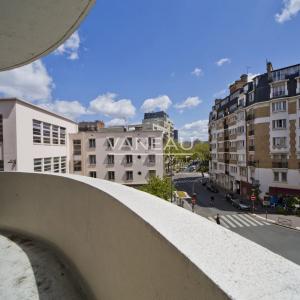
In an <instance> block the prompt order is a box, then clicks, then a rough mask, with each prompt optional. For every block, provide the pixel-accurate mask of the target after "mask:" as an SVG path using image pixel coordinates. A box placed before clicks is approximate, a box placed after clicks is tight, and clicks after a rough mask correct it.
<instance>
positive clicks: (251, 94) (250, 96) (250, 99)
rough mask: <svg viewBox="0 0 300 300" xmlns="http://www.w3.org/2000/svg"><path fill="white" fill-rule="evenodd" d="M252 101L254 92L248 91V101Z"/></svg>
mask: <svg viewBox="0 0 300 300" xmlns="http://www.w3.org/2000/svg"><path fill="white" fill-rule="evenodd" d="M253 101H254V92H252V93H249V102H250V103H251V102H253Z"/></svg>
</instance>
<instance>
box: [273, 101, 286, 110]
mask: <svg viewBox="0 0 300 300" xmlns="http://www.w3.org/2000/svg"><path fill="white" fill-rule="evenodd" d="M272 111H273V112H278V111H286V102H285V101H279V102H275V103H272Z"/></svg>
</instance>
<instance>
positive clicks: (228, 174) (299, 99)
mask: <svg viewBox="0 0 300 300" xmlns="http://www.w3.org/2000/svg"><path fill="white" fill-rule="evenodd" d="M209 142H210V149H211V162H210V176H211V179H212V180H213V181H215V182H216V183H217V184H219V185H221V186H223V187H224V188H226V189H228V190H232V191H235V192H239V193H241V194H243V195H249V193H250V191H251V189H253V188H255V187H259V189H260V190H261V192H262V194H261V196H263V195H264V194H266V193H269V194H271V195H272V194H277V195H278V194H283V195H284V194H298V195H299V194H300V165H299V164H300V64H298V65H294V66H289V67H285V68H281V69H276V70H274V69H273V66H272V63H270V62H268V63H267V70H266V73H264V74H261V75H258V76H256V77H255V78H253V80H251V81H249V80H248V78H247V75H242V76H241V79H240V80H238V81H236V82H235V83H234V84H232V85H231V86H230V94H229V96H227V97H225V98H224V99H216V100H215V103H214V106H213V107H212V111H211V112H210V117H209Z"/></svg>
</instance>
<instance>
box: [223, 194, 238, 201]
mask: <svg viewBox="0 0 300 300" xmlns="http://www.w3.org/2000/svg"><path fill="white" fill-rule="evenodd" d="M225 199H226V201H228V202H229V203H232V202H233V200H237V197H236V196H235V195H234V194H232V193H227V194H226V195H225Z"/></svg>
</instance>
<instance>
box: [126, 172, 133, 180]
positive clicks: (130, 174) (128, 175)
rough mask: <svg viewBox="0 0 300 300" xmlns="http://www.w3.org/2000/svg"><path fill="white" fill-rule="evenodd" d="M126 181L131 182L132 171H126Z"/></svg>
mask: <svg viewBox="0 0 300 300" xmlns="http://www.w3.org/2000/svg"><path fill="white" fill-rule="evenodd" d="M126 180H127V181H130V180H133V172H132V171H126Z"/></svg>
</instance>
